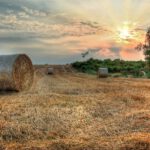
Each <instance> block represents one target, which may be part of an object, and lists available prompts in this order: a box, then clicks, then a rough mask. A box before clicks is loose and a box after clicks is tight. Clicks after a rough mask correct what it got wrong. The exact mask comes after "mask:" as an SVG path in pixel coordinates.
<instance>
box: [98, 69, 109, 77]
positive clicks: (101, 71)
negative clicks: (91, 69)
mask: <svg viewBox="0 0 150 150" xmlns="http://www.w3.org/2000/svg"><path fill="white" fill-rule="evenodd" d="M98 77H99V78H106V77H108V68H99V69H98Z"/></svg>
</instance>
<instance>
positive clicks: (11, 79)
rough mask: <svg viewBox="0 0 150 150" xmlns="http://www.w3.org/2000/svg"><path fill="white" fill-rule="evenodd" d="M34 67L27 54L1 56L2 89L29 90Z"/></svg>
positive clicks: (0, 79) (0, 85)
mask: <svg viewBox="0 0 150 150" xmlns="http://www.w3.org/2000/svg"><path fill="white" fill-rule="evenodd" d="M33 76H34V69H33V65H32V62H31V60H30V58H29V57H28V56H27V55H25V54H17V55H1V56H0V90H14V91H22V90H27V89H29V88H30V86H31V85H32V83H33Z"/></svg>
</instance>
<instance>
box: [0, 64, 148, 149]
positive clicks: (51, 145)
mask: <svg viewBox="0 0 150 150" xmlns="http://www.w3.org/2000/svg"><path fill="white" fill-rule="evenodd" d="M53 67H54V66H53ZM54 68H55V71H56V73H55V74H54V75H53V76H47V74H46V73H45V72H46V71H47V67H45V66H44V67H42V66H40V67H36V69H35V72H36V75H35V78H34V83H33V86H32V88H31V89H30V90H29V91H25V92H20V93H17V94H9V95H8V94H6V95H0V149H8V150H149V149H150V146H149V145H150V92H149V91H150V80H148V79H131V78H130V79H128V78H105V79H97V77H96V76H90V75H85V74H79V73H68V72H67V73H64V72H63V70H64V68H65V67H63V69H61V67H60V66H57V67H54ZM60 70H62V72H60ZM65 72H66V71H65Z"/></svg>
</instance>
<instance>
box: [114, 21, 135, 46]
mask: <svg viewBox="0 0 150 150" xmlns="http://www.w3.org/2000/svg"><path fill="white" fill-rule="evenodd" d="M134 28H135V23H130V22H124V23H123V24H122V25H121V26H120V27H118V28H117V41H118V42H121V43H129V42H131V41H133V39H135V38H136V32H135V30H134Z"/></svg>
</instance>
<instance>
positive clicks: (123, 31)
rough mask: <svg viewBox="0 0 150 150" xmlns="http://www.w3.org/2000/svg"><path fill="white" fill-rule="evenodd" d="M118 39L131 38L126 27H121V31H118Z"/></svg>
mask: <svg viewBox="0 0 150 150" xmlns="http://www.w3.org/2000/svg"><path fill="white" fill-rule="evenodd" d="M119 37H120V38H121V39H123V40H127V39H130V38H131V37H132V35H131V33H130V30H129V28H128V27H123V28H122V29H120V31H119Z"/></svg>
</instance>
